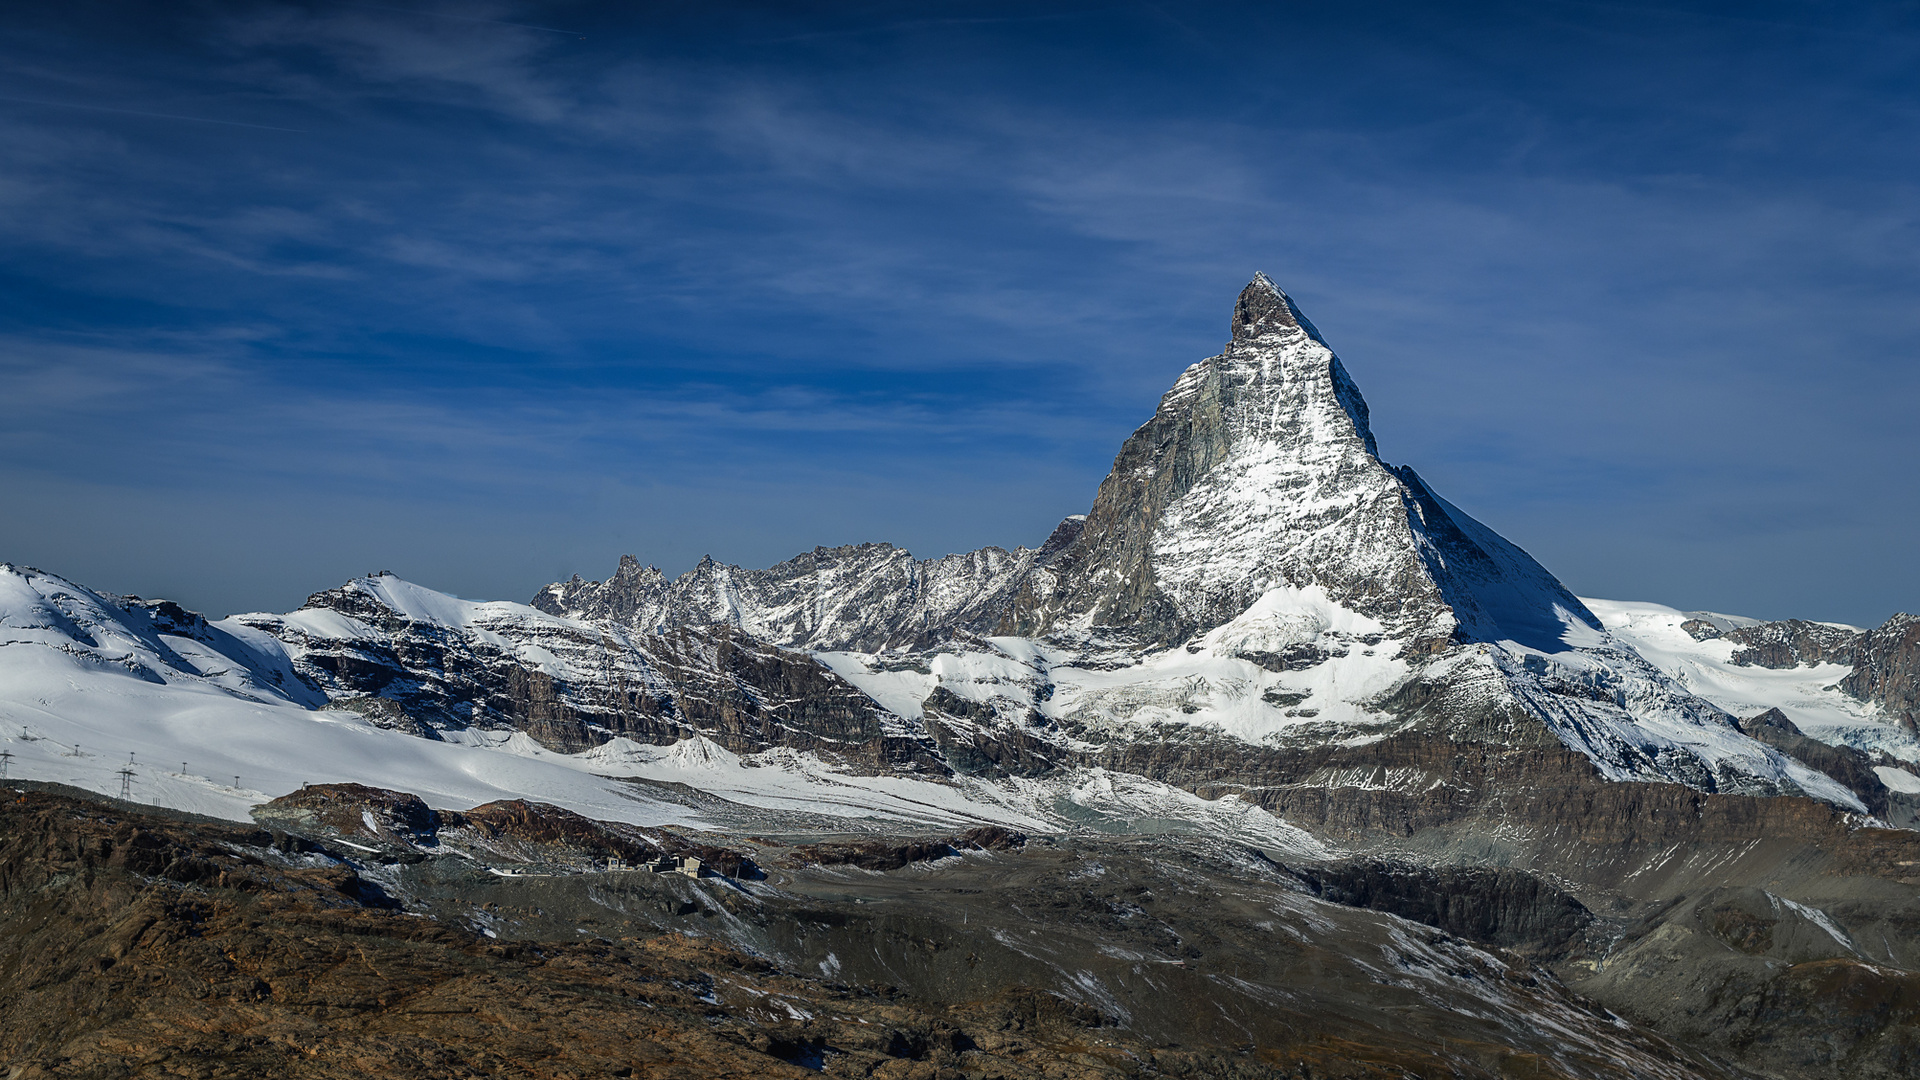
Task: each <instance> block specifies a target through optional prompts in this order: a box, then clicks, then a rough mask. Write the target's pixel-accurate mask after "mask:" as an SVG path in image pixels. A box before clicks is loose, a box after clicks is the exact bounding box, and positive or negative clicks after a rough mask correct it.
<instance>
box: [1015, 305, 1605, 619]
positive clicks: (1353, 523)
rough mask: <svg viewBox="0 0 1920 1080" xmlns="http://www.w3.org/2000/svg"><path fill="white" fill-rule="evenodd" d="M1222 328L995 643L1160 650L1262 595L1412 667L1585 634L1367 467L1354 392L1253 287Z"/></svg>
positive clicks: (1524, 560) (1526, 565) (1539, 585)
mask: <svg viewBox="0 0 1920 1080" xmlns="http://www.w3.org/2000/svg"><path fill="white" fill-rule="evenodd" d="M1232 329H1233V338H1232V340H1231V341H1230V342H1229V343H1228V344H1227V347H1226V350H1225V351H1224V352H1222V353H1221V355H1219V356H1216V357H1213V358H1212V359H1209V360H1203V361H1201V362H1200V363H1198V364H1195V365H1194V366H1193V367H1190V368H1188V369H1187V371H1186V372H1185V373H1184V374H1183V375H1181V376H1180V379H1179V381H1177V382H1176V383H1175V384H1174V386H1173V389H1171V390H1169V391H1168V392H1167V394H1166V396H1165V397H1163V398H1162V399H1161V401H1160V408H1159V409H1158V411H1156V412H1155V413H1154V416H1153V419H1152V420H1149V421H1148V422H1147V423H1146V424H1145V425H1144V426H1142V427H1141V428H1140V429H1139V430H1138V431H1136V432H1134V433H1133V435H1132V436H1131V437H1129V438H1128V439H1127V441H1126V444H1125V445H1124V446H1122V447H1121V450H1120V455H1119V457H1118V458H1116V459H1115V461H1114V466H1113V471H1112V472H1111V473H1109V474H1108V476H1107V479H1106V480H1105V482H1103V483H1102V484H1101V485H1100V491H1099V494H1098V495H1097V496H1096V497H1095V499H1094V504H1093V509H1092V510H1091V511H1089V512H1088V514H1087V523H1086V526H1085V528H1084V529H1083V530H1082V532H1081V533H1080V535H1079V537H1078V538H1077V539H1076V540H1075V541H1074V542H1073V543H1072V544H1070V545H1068V547H1067V548H1066V550H1065V551H1063V552H1062V553H1061V555H1060V556H1059V558H1058V559H1057V560H1056V565H1057V567H1058V569H1057V571H1055V574H1056V577H1057V580H1056V581H1055V582H1054V583H1052V586H1051V588H1044V589H1036V590H1033V591H1032V594H1031V595H1030V597H1023V602H1022V603H1021V604H1020V605H1018V607H1017V608H1016V610H1015V612H1013V613H1012V616H1011V618H1010V619H1009V621H1008V624H1007V625H1008V628H1010V629H1015V630H1018V631H1019V632H1022V633H1026V634H1041V633H1045V632H1047V631H1049V630H1052V629H1055V628H1061V627H1066V628H1076V629H1090V630H1091V629H1097V630H1100V631H1103V632H1105V633H1108V634H1112V635H1116V636H1119V637H1122V638H1127V639H1131V640H1135V641H1139V642H1141V643H1143V644H1159V645H1166V644H1174V643H1177V642H1179V641H1182V640H1185V639H1186V638H1187V637H1189V636H1191V635H1192V634H1194V633H1196V632H1204V631H1206V630H1210V629H1212V628H1214V627H1216V626H1219V625H1221V624H1223V623H1226V622H1228V621H1230V620H1232V619H1234V618H1236V617H1237V616H1239V615H1240V614H1242V613H1243V612H1245V611H1246V610H1247V609H1248V608H1250V607H1252V606H1253V604H1254V603H1255V601H1257V600H1259V599H1260V597H1261V596H1262V595H1264V594H1265V593H1266V592H1267V591H1269V590H1270V589H1273V588H1275V587H1290V588H1296V589H1299V588H1307V587H1319V588H1321V589H1324V590H1325V592H1326V595H1327V596H1328V598H1329V599H1330V600H1332V601H1333V602H1334V603H1336V604H1338V605H1340V606H1341V607H1344V608H1347V609H1349V610H1352V611H1355V612H1358V613H1360V614H1362V615H1365V616H1368V617H1370V618H1373V619H1375V620H1377V621H1379V622H1380V623H1381V624H1382V626H1383V627H1384V628H1385V632H1386V633H1387V634H1388V635H1389V636H1391V637H1396V638H1401V639H1404V640H1407V641H1409V642H1411V643H1413V647H1414V648H1415V649H1416V650H1417V651H1432V650H1435V649H1437V648H1439V647H1441V646H1443V645H1444V644H1446V643H1448V642H1450V641H1454V640H1492V637H1493V636H1510V637H1524V638H1526V639H1529V640H1531V639H1532V638H1534V637H1537V636H1540V635H1542V634H1544V635H1546V640H1550V641H1557V640H1558V639H1559V637H1560V634H1561V632H1562V631H1563V629H1564V627H1563V625H1562V623H1563V621H1564V620H1565V619H1568V618H1571V619H1574V620H1578V621H1580V622H1582V623H1584V624H1585V625H1587V626H1589V627H1592V628H1597V627H1598V625H1599V624H1598V622H1597V621H1595V620H1594V619H1593V617H1592V616H1591V615H1590V614H1587V613H1586V611H1585V609H1584V608H1583V607H1582V606H1581V604H1580V602H1579V601H1578V600H1576V599H1574V598H1573V597H1572V596H1571V595H1570V594H1569V593H1567V591H1566V590H1565V589H1564V588H1562V587H1561V586H1560V584H1559V583H1558V582H1557V581H1555V580H1554V579H1553V577H1552V575H1550V574H1548V573H1547V572H1546V571H1545V570H1544V569H1542V568H1541V567H1540V566H1539V564H1537V563H1535V562H1534V561H1533V560H1532V559H1531V558H1529V557H1528V556H1527V555H1526V554H1525V553H1524V552H1521V551H1520V550H1519V549H1518V548H1515V547H1513V546H1512V545H1511V544H1508V543H1506V542H1505V541H1504V540H1500V539H1499V538H1498V537H1497V536H1494V535H1493V534H1492V533H1491V532H1490V531H1489V530H1487V529H1485V528H1484V527H1483V526H1480V525H1479V524H1478V523H1477V522H1474V521H1473V520H1472V519H1471V518H1469V517H1467V516H1466V515H1464V514H1462V513H1460V511H1459V510H1457V509H1456V508H1454V507H1452V506H1449V505H1447V504H1446V503H1445V502H1443V501H1442V500H1440V499H1439V498H1438V497H1437V496H1435V495H1434V494H1433V493H1432V492H1431V491H1430V490H1429V489H1428V488H1427V486H1426V485H1425V484H1424V483H1422V482H1421V481H1420V480H1419V478H1418V477H1417V476H1415V475H1414V474H1413V472H1412V471H1411V470H1408V469H1401V470H1395V469H1393V468H1392V467H1390V466H1388V465H1386V464H1385V463H1383V462H1382V461H1381V460H1380V459H1379V457H1378V454H1377V450H1376V448H1375V445H1374V439H1373V432H1372V431H1371V429H1370V428H1369V426H1368V416H1367V405H1366V402H1365V401H1364V400H1363V399H1362V398H1361V396H1360V390H1359V388H1358V387H1357V386H1355V385H1354V383H1353V380H1352V379H1351V378H1349V377H1348V375H1347V372H1346V369H1345V368H1343V367H1342V366H1341V364H1340V360H1339V358H1338V357H1336V356H1335V355H1334V354H1333V351H1332V350H1331V349H1329V348H1328V347H1327V345H1326V342H1325V341H1324V340H1322V339H1321V337H1320V334H1319V332H1318V331H1317V330H1315V329H1314V327H1313V324H1312V323H1311V322H1308V321H1307V320H1306V318H1305V317H1304V316H1302V315H1301V314H1300V313H1299V310H1298V309H1297V308H1296V307H1295V306H1294V304H1293V302H1292V300H1290V299H1289V298H1288V297H1287V296H1286V294H1285V293H1283V292H1281V291H1280V289H1279V288H1278V287H1277V286H1275V285H1274V284H1273V282H1272V281H1270V280H1269V279H1268V278H1267V277H1266V276H1265V275H1264V274H1263V275H1259V276H1256V277H1255V278H1254V280H1253V282H1252V283H1251V284H1249V285H1248V286H1247V287H1246V289H1245V290H1243V291H1242V292H1241V294H1240V298H1239V300H1238V302H1237V303H1236V304H1235V306H1234V318H1233V327H1232Z"/></svg>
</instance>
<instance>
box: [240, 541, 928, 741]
mask: <svg viewBox="0 0 1920 1080" xmlns="http://www.w3.org/2000/svg"><path fill="white" fill-rule="evenodd" d="M232 621H234V622H236V623H239V624H241V625H243V626H245V627H247V628H249V629H252V630H255V631H259V632H261V633H264V634H268V635H271V636H272V638H274V639H275V640H277V641H279V642H280V643H282V644H283V645H284V646H286V647H287V648H288V650H289V652H290V654H291V656H292V658H293V659H292V665H293V667H294V669H295V670H297V671H298V672H299V674H300V675H301V676H302V677H303V678H304V679H305V680H306V681H307V682H309V683H311V684H312V685H313V686H315V687H317V688H319V689H320V690H321V691H323V692H324V694H325V696H326V697H328V698H330V699H332V703H333V704H334V705H335V706H336V707H343V708H348V709H352V710H354V711H356V712H360V713H362V714H363V715H365V716H367V717H368V718H369V719H370V720H372V721H373V722H375V723H376V724H382V725H383V726H391V727H395V728H398V729H400V730H406V731H409V732H410V733H414V734H421V735H424V736H425V737H429V738H437V737H439V735H438V733H439V732H445V731H464V730H468V729H480V730H486V731H525V732H526V733H528V734H529V735H531V736H532V737H533V738H534V739H536V740H537V741H538V742H540V743H541V744H542V745H545V746H547V747H549V748H551V749H556V750H561V751H565V752H576V751H579V750H583V749H586V748H589V747H592V746H597V745H599V744H601V743H604V742H606V741H607V740H608V739H611V738H616V737H626V738H631V739H634V740H635V741H638V742H645V743H671V742H675V741H678V740H681V739H687V738H692V737H695V736H703V737H706V738H709V739H712V740H713V741H715V742H717V743H719V744H720V745H722V746H725V747H727V748H728V749H730V750H733V751H735V752H738V753H753V752H756V751H760V750H765V749H768V748H769V747H789V748H792V749H797V750H805V751H809V752H813V753H817V754H820V755H822V756H823V757H825V758H827V759H829V760H835V761H844V762H847V763H849V764H854V765H857V766H860V767H863V768H867V769H894V770H901V771H908V772H912V771H931V772H934V773H944V772H945V771H946V767H945V766H944V765H943V764H942V763H941V762H940V761H939V760H938V757H937V755H936V753H935V751H934V749H933V747H932V745H931V742H930V740H928V739H927V738H926V737H925V736H924V734H922V733H916V732H912V731H910V730H909V729H908V728H907V726H906V725H905V724H903V723H902V722H901V721H900V720H899V719H898V718H896V717H893V716H891V715H890V714H888V713H887V712H886V711H885V710H884V709H882V708H880V707H879V706H878V705H877V704H876V703H875V702H874V701H873V700H872V699H871V698H869V697H868V696H867V695H866V694H864V693H862V692H861V691H859V690H858V689H856V688H855V687H853V686H852V685H851V684H849V683H847V682H846V681H845V680H843V679H841V678H840V677H839V676H837V675H835V674H834V673H833V672H832V671H830V670H828V669H827V668H826V667H824V666H822V665H821V664H820V663H819V662H818V661H816V660H815V659H813V658H812V657H810V656H807V655H805V654H801V653H795V652H790V651H787V650H785V649H781V648H778V647H775V646H773V645H769V644H767V643H765V642H763V641H761V640H758V639H755V638H752V637H749V636H747V635H745V634H743V633H741V632H740V631H738V630H736V629H734V628H733V627H731V626H729V625H727V624H725V623H724V622H723V623H719V624H717V625H713V626H708V625H706V624H701V625H699V626H681V627H674V628H671V629H669V630H668V631H667V632H665V633H660V634H652V633H648V634H639V633H634V632H632V631H631V630H629V629H626V628H623V627H618V626H613V625H607V624H602V625H598V626H596V625H594V624H587V623H582V622H579V621H576V620H566V619H557V618H551V617H546V616H542V615H540V614H539V613H536V612H532V611H529V610H528V609H526V608H523V607H521V606H519V605H517V604H474V603H468V602H466V601H461V600H457V599H454V598H453V597H448V596H445V595H444V594H440V593H434V592H431V591H430V590H424V589H420V588H419V587H418V586H414V585H411V584H409V583H407V582H403V581H400V580H399V579H397V578H393V577H391V576H389V575H380V574H375V575H370V576H368V577H365V578H358V579H355V580H354V581H351V582H348V583H347V584H346V585H343V586H341V587H340V588H337V589H329V590H326V591H324V592H320V593H315V594H314V595H313V596H312V597H310V598H308V600H307V603H306V604H305V606H303V607H302V608H301V609H300V610H299V611H296V612H293V613H291V614H289V615H286V616H275V615H243V616H237V617H236V618H235V619H234V620H232Z"/></svg>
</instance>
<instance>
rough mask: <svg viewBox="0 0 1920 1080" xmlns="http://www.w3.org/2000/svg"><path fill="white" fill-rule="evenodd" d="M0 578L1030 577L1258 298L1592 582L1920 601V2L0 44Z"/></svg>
mask: <svg viewBox="0 0 1920 1080" xmlns="http://www.w3.org/2000/svg"><path fill="white" fill-rule="evenodd" d="M0 59H4V63H0V146H4V147H5V148H6V149H5V150H4V152H0V384H4V385H5V387H6V388H7V390H6V393H5V394H4V395H3V399H0V410H3V411H0V417H4V420H0V486H3V487H4V489H5V492H6V503H5V504H6V506H7V512H6V513H5V514H4V515H0V559H7V560H11V561H15V562H22V563H29V564H33V565H38V566H41V567H43V568H46V569H49V570H53V571H56V572H59V573H63V574H66V575H67V576H70V577H73V578H75V579H77V580H80V581H82V582H84V583H87V584H89V585H92V586H94V587H96V588H102V589H111V590H115V591H121V592H133V593H139V594H142V595H164V596H170V597H173V598H175V599H178V600H180V601H181V602H183V603H186V604H187V605H188V606H191V607H196V608H200V609H202V610H206V611H209V612H210V613H213V614H224V613H227V612H231V611H237V610H257V609H275V610H280V609H286V608H290V607H292V606H295V605H297V604H298V603H299V601H300V600H301V599H302V598H303V597H304V596H305V595H306V594H307V593H309V592H311V591H314V590H316V589H320V588H325V587H329V586H331V585H334V584H337V583H338V582H339V581H341V580H343V579H345V578H346V577H348V576H351V575H353V574H356V573H362V572H365V571H368V570H373V569H382V568H391V569H393V570H394V571H396V572H398V573H401V574H402V575H404V576H406V577H409V578H412V579H414V580H416V581H420V582H422V583H424V584H427V585H431V586H434V587H437V588H442V589H446V590H448V591H451V592H455V593H458V594H460V595H465V596H471V597H484V598H504V599H525V598H526V597H527V596H529V595H531V594H532V593H533V591H534V590H535V589H536V588H537V587H538V586H539V585H541V584H543V583H545V582H547V581H550V580H555V579H557V578H562V577H565V576H566V575H568V574H572V573H575V572H578V573H581V574H583V575H585V576H588V577H603V576H605V575H606V574H607V573H608V572H610V571H611V570H612V568H613V566H614V563H615V560H616V559H617V557H618V556H619V555H620V554H622V553H623V552H632V553H635V554H637V555H639V556H640V557H641V558H642V559H643V560H646V561H649V562H653V563H656V564H658V565H660V566H661V567H663V568H665V569H667V570H669V571H679V570H684V569H686V568H688V567H689V566H691V565H692V564H693V563H694V562H695V561H697V560H698V559H699V558H700V556H701V555H703V554H707V553H711V554H712V555H714V556H715V557H716V558H720V559H724V560H727V561H732V562H740V563H745V564H748V565H767V564H769V563H771V562H774V561H777V560H779V559H782V558H785V557H787V556H789V555H792V554H794V553H795V552H798V551H802V550H805V549H808V548H811V547H812V546H814V545H815V544H841V543H852V542H859V541H867V540H886V541H891V542H894V543H897V544H900V545H902V546H905V547H908V548H910V549H911V550H913V551H915V552H916V553H918V554H921V555H923V556H926V555H939V554H943V553H945V552H948V551H956V550H966V549H969V548H973V547H978V546H982V545H985V544H1000V545H1003V546H1009V547H1010V546H1013V545H1015V544H1019V543H1028V544H1032V543H1037V542H1038V541H1039V540H1041V539H1042V538H1044V536H1045V535H1046V533H1047V532H1048V530H1049V529H1050V528H1051V527H1052V525H1053V524H1054V523H1055V522H1056V521H1057V520H1058V519H1059V518H1060V517H1062V516H1064V515H1066V514H1069V513H1075V512H1079V511H1082V510H1084V509H1085V508H1086V506H1087V504H1088V503H1089V502H1090V501H1091V499H1092V495H1093V491H1094V489H1095V487H1096V486H1097V485H1098V483H1099V480H1100V478H1101V477H1102V476H1103V475H1104V474H1105V471H1106V468H1107V466H1108V465H1109V464H1110V462H1111V460H1112V456H1113V454H1114V452H1115V451H1116V450H1117V449H1118V447H1119V444H1120V441H1121V440H1122V439H1123V438H1124V437H1125V436H1126V434H1127V433H1128V432H1129V431H1131V430H1132V429H1133V428H1134V427H1135V426H1137V425H1138V424H1139V423H1141V422H1142V421H1143V420H1145V419H1146V417H1147V416H1149V415H1150V414H1151V412H1152V409H1153V406H1154V403H1155V401H1156V400H1157V398H1158V396H1159V394H1160V393H1161V391H1162V390H1164V389H1165V388H1166V386H1167V385H1169V384H1170V383H1171V382H1172V381H1173V379H1174V377H1175V376H1176V375H1177V374H1178V373H1179V372H1180V370H1181V369H1182V368H1184V367H1185V366H1186V365H1187V364H1189V363H1192V362H1193V361H1195V360H1198V359H1201V358H1203V357H1206V356H1208V355H1211V354H1213V353H1214V352H1216V351H1218V349H1219V347H1220V345H1221V343H1222V342H1223V340H1224V339H1225V336H1226V332H1227V320H1228V315H1229V312H1230V309H1231V304H1232V300H1233V297H1234V295H1235V293H1236V292H1237V291H1238V289H1239V288H1240V286H1241V285H1242V284H1244V283H1245V281H1246V280H1247V279H1248V278H1249V277H1250V276H1251V275H1252V273H1253V272H1254V271H1255V270H1265V271H1266V272H1267V273H1269V274H1270V275H1272V276H1273V277H1274V278H1275V279H1276V280H1277V281H1279V282H1280V283H1281V284H1282V286H1283V287H1285V288H1286V289H1287V290H1288V291H1289V292H1290V293H1292V294H1293V295H1294V296H1295V298H1296V299H1297V300H1298V301H1299V303H1300V304H1301V306H1302V308H1303V309H1304V310H1306V311H1307V312H1308V313H1309V314H1310V315H1311V316H1312V318H1313V319H1314V321H1315V322H1316V323H1317V324H1318V325H1319V327H1320V328H1321V329H1322V330H1323V331H1324V332H1325V333H1326V335H1327V336H1328V338H1329V339H1330V340H1331V341H1332V343H1333V344H1334V346H1335V348H1336V349H1337V350H1338V351H1339V352H1340V354H1341V356H1342V359H1343V360H1344V361H1345V363H1346V365H1347V367H1348V368H1349V370H1350V371H1351V372H1352V373H1353V375H1354V377H1355V378H1356V380H1357V381H1358V382H1359V383H1360V385H1361V387H1362V390H1363V391H1364V393H1365V394H1366V396H1367V399H1368V402H1369V404H1370V405H1371V407H1372V411H1373V417H1374V427H1375V430H1376V433H1377V435H1378V436H1379V441H1380V447H1381V451H1382V454H1383V456H1385V457H1387V458H1388V459H1389V460H1392V461H1395V462H1406V463H1410V464H1412V465H1413V466H1414V467H1415V468H1417V469H1418V470H1420V472H1421V473H1422V475H1424V476H1426V477H1427V478H1428V479H1429V480H1430V481H1431V482H1432V483H1433V484H1434V486H1435V487H1436V488H1437V489H1438V490H1440V491H1441V492H1442V493H1443V494H1445V495H1446V496H1447V497H1448V498H1449V499H1450V500H1452V501H1453V502H1455V503H1457V504H1458V505H1460V506H1462V507H1464V508H1465V509H1467V510H1468V511H1470V512H1471V513H1473V514H1475V515H1476V516H1478V517H1480V518H1481V519H1482V520H1484V521H1486V522H1487V523H1488V524H1490V525H1492V526H1493V527H1495V528H1497V529H1499V530H1500V531H1501V532H1503V533H1504V534H1505V535H1507V536H1508V537H1510V538H1511V539H1513V540H1514V541H1516V542H1517V543H1519V544H1521V545H1522V546H1524V547H1526V548H1527V549H1528V550H1530V551H1531V552H1533V554H1534V555H1536V556H1537V557H1538V558H1540V559H1541V561H1542V562H1544V563H1545V564H1546V565H1547V566H1548V567H1549V568H1551V569H1552V570H1554V571H1555V572H1556V573H1557V574H1559V575H1560V576H1561V578H1562V579H1563V580H1565V581H1566V582H1567V584H1568V585H1569V586H1571V587H1572V588H1573V589H1575V590H1576V591H1578V592H1582V593H1584V594H1587V595H1598V596H1604V597H1611V598H1621V599H1652V600H1658V601H1661V602H1665V603H1671V604H1675V605H1678V606H1682V607H1690V608H1691V607H1705V608H1711V609H1715V610H1722V611H1732V612H1739V613H1745V614H1752V615H1758V616H1763V617H1788V616H1798V617H1806V618H1819V619H1834V620H1843V621H1849V622H1855V623H1877V622H1879V621H1880V620H1882V619H1884V618H1885V617H1886V616H1887V615H1888V614H1890V613H1891V612H1893V611H1895V610H1897V609H1905V610H1915V609H1920V564H1917V563H1916V560H1915V559H1914V553H1913V549H1914V544H1913V538H1914V537H1915V536H1916V535H1920V493H1917V490H1920V485H1916V481H1915V468H1914V466H1915V460H1916V450H1920V434H1916V431H1917V430H1920V424H1916V414H1917V413H1920V363H1916V359H1917V357H1916V352H1917V349H1920V302H1916V290H1917V287H1920V228H1917V227H1916V222H1920V6H1916V5H1914V4H1911V3H1909V4H1898V5H1871V4H1844V5H1837V4H1782V5H1766V4H1741V5H1726V6H1717V7H1716V6H1690V7H1680V6H1671V5H1653V4H1634V3H1620V4H1607V3H1552V2H1542V3H1524V4H1511V5H1502V4H1493V5H1485V6H1480V7H1474V6H1471V5H1431V4H1405V5H1390V4H1389V5H1366V4H1355V5H1325V4H1314V5H1304V4H1303V5H1286V4H1278V5H1274V4H1261V5H1206V4H1181V5H1168V4H1146V3H1137V4H1128V3H1116V4H1088V5H1073V4H1060V5H1048V4H1031V3H1029V4H1007V5H993V4H945V5H943V4H934V3H919V4H847V5H817V6H811V7H810V6H807V5H797V4H767V5H761V6H755V5H726V4H691V3H659V4H586V3H574V4H566V3H551V4H536V3H518V4H517V3H463V4H433V3H412V2H408V0H395V2H394V3H390V4H364V5H359V4H347V3H330V4H314V5H297V4H290V5H278V4H168V5H154V4H132V3H127V4H87V3H73V4H63V5H46V6H43V7H42V8H40V9H37V10H23V9H22V8H21V7H20V6H15V7H13V8H10V9H9V11H8V13H7V14H6V15H5V16H4V17H0Z"/></svg>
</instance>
